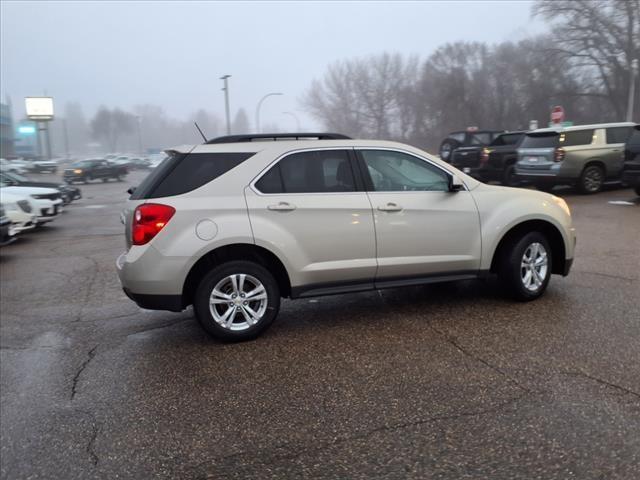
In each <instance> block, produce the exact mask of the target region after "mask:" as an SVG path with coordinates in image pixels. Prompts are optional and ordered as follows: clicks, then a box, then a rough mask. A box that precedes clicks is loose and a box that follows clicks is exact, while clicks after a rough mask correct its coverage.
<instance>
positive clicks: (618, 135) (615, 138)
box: [607, 127, 633, 143]
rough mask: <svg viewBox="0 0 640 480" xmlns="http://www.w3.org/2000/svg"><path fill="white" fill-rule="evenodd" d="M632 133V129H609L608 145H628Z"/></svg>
mask: <svg viewBox="0 0 640 480" xmlns="http://www.w3.org/2000/svg"><path fill="white" fill-rule="evenodd" d="M632 131H633V130H632V128H631V127H611V128H607V143H626V142H627V140H628V139H629V136H630V135H631V132H632Z"/></svg>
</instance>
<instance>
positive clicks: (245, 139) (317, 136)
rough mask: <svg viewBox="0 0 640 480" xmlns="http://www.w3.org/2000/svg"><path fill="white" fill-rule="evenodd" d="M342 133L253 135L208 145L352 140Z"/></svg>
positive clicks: (208, 142)
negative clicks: (263, 141)
mask: <svg viewBox="0 0 640 480" xmlns="http://www.w3.org/2000/svg"><path fill="white" fill-rule="evenodd" d="M350 139H351V137H347V136H346V135H342V134H341V133H253V134H245V135H226V136H224V137H217V138H212V139H211V140H207V142H206V144H207V145H211V144H213V143H239V142H253V141H254V140H273V141H276V140H350Z"/></svg>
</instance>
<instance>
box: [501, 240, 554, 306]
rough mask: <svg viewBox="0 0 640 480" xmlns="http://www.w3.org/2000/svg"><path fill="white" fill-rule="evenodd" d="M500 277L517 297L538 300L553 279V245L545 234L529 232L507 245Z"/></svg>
mask: <svg viewBox="0 0 640 480" xmlns="http://www.w3.org/2000/svg"><path fill="white" fill-rule="evenodd" d="M498 276H499V278H500V280H501V282H502V284H503V285H504V287H505V288H506V289H507V290H508V291H509V293H510V294H511V296H512V297H514V298H515V299H516V300H520V301H523V302H527V301H529V300H535V299H536V298H538V297H539V296H540V295H542V294H543V293H544V291H545V290H546V288H547V285H548V284H549V279H550V278H551V248H550V247H549V242H548V241H547V239H546V237H545V236H544V235H542V234H541V233H539V232H530V233H527V234H526V235H524V236H523V237H521V238H520V239H518V240H516V241H515V242H513V243H511V245H508V246H506V248H505V249H504V251H503V252H502V256H501V259H500V264H499V270H498Z"/></svg>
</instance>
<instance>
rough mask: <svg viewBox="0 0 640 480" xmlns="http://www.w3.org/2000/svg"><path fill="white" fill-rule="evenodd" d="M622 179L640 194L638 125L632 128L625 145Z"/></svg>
mask: <svg viewBox="0 0 640 480" xmlns="http://www.w3.org/2000/svg"><path fill="white" fill-rule="evenodd" d="M622 181H623V182H624V183H626V184H627V185H629V186H630V187H631V188H633V189H634V190H635V192H636V193H637V194H638V195H640V125H636V126H635V127H634V128H633V133H632V134H631V136H630V137H629V140H628V141H627V144H626V145H625V149H624V166H623V167H622Z"/></svg>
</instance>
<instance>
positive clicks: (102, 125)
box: [91, 106, 135, 152]
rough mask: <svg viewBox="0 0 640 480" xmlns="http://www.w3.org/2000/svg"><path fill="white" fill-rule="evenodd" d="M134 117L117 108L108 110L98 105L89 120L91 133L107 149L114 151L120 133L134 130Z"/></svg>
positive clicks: (129, 132) (125, 133)
mask: <svg viewBox="0 0 640 480" xmlns="http://www.w3.org/2000/svg"><path fill="white" fill-rule="evenodd" d="M134 122H135V117H134V116H133V115H132V114H130V113H128V112H125V111H123V110H121V109H119V108H115V109H113V110H109V109H108V108H106V107H104V106H103V107H100V108H99V109H98V112H97V113H96V115H95V117H93V120H91V133H92V135H93V137H94V138H95V139H97V140H100V141H102V142H103V144H106V146H107V147H108V148H109V151H111V152H115V151H117V148H118V140H119V139H120V138H121V136H122V135H127V134H132V133H133V132H134V131H135V130H134V128H135V123H134Z"/></svg>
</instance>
